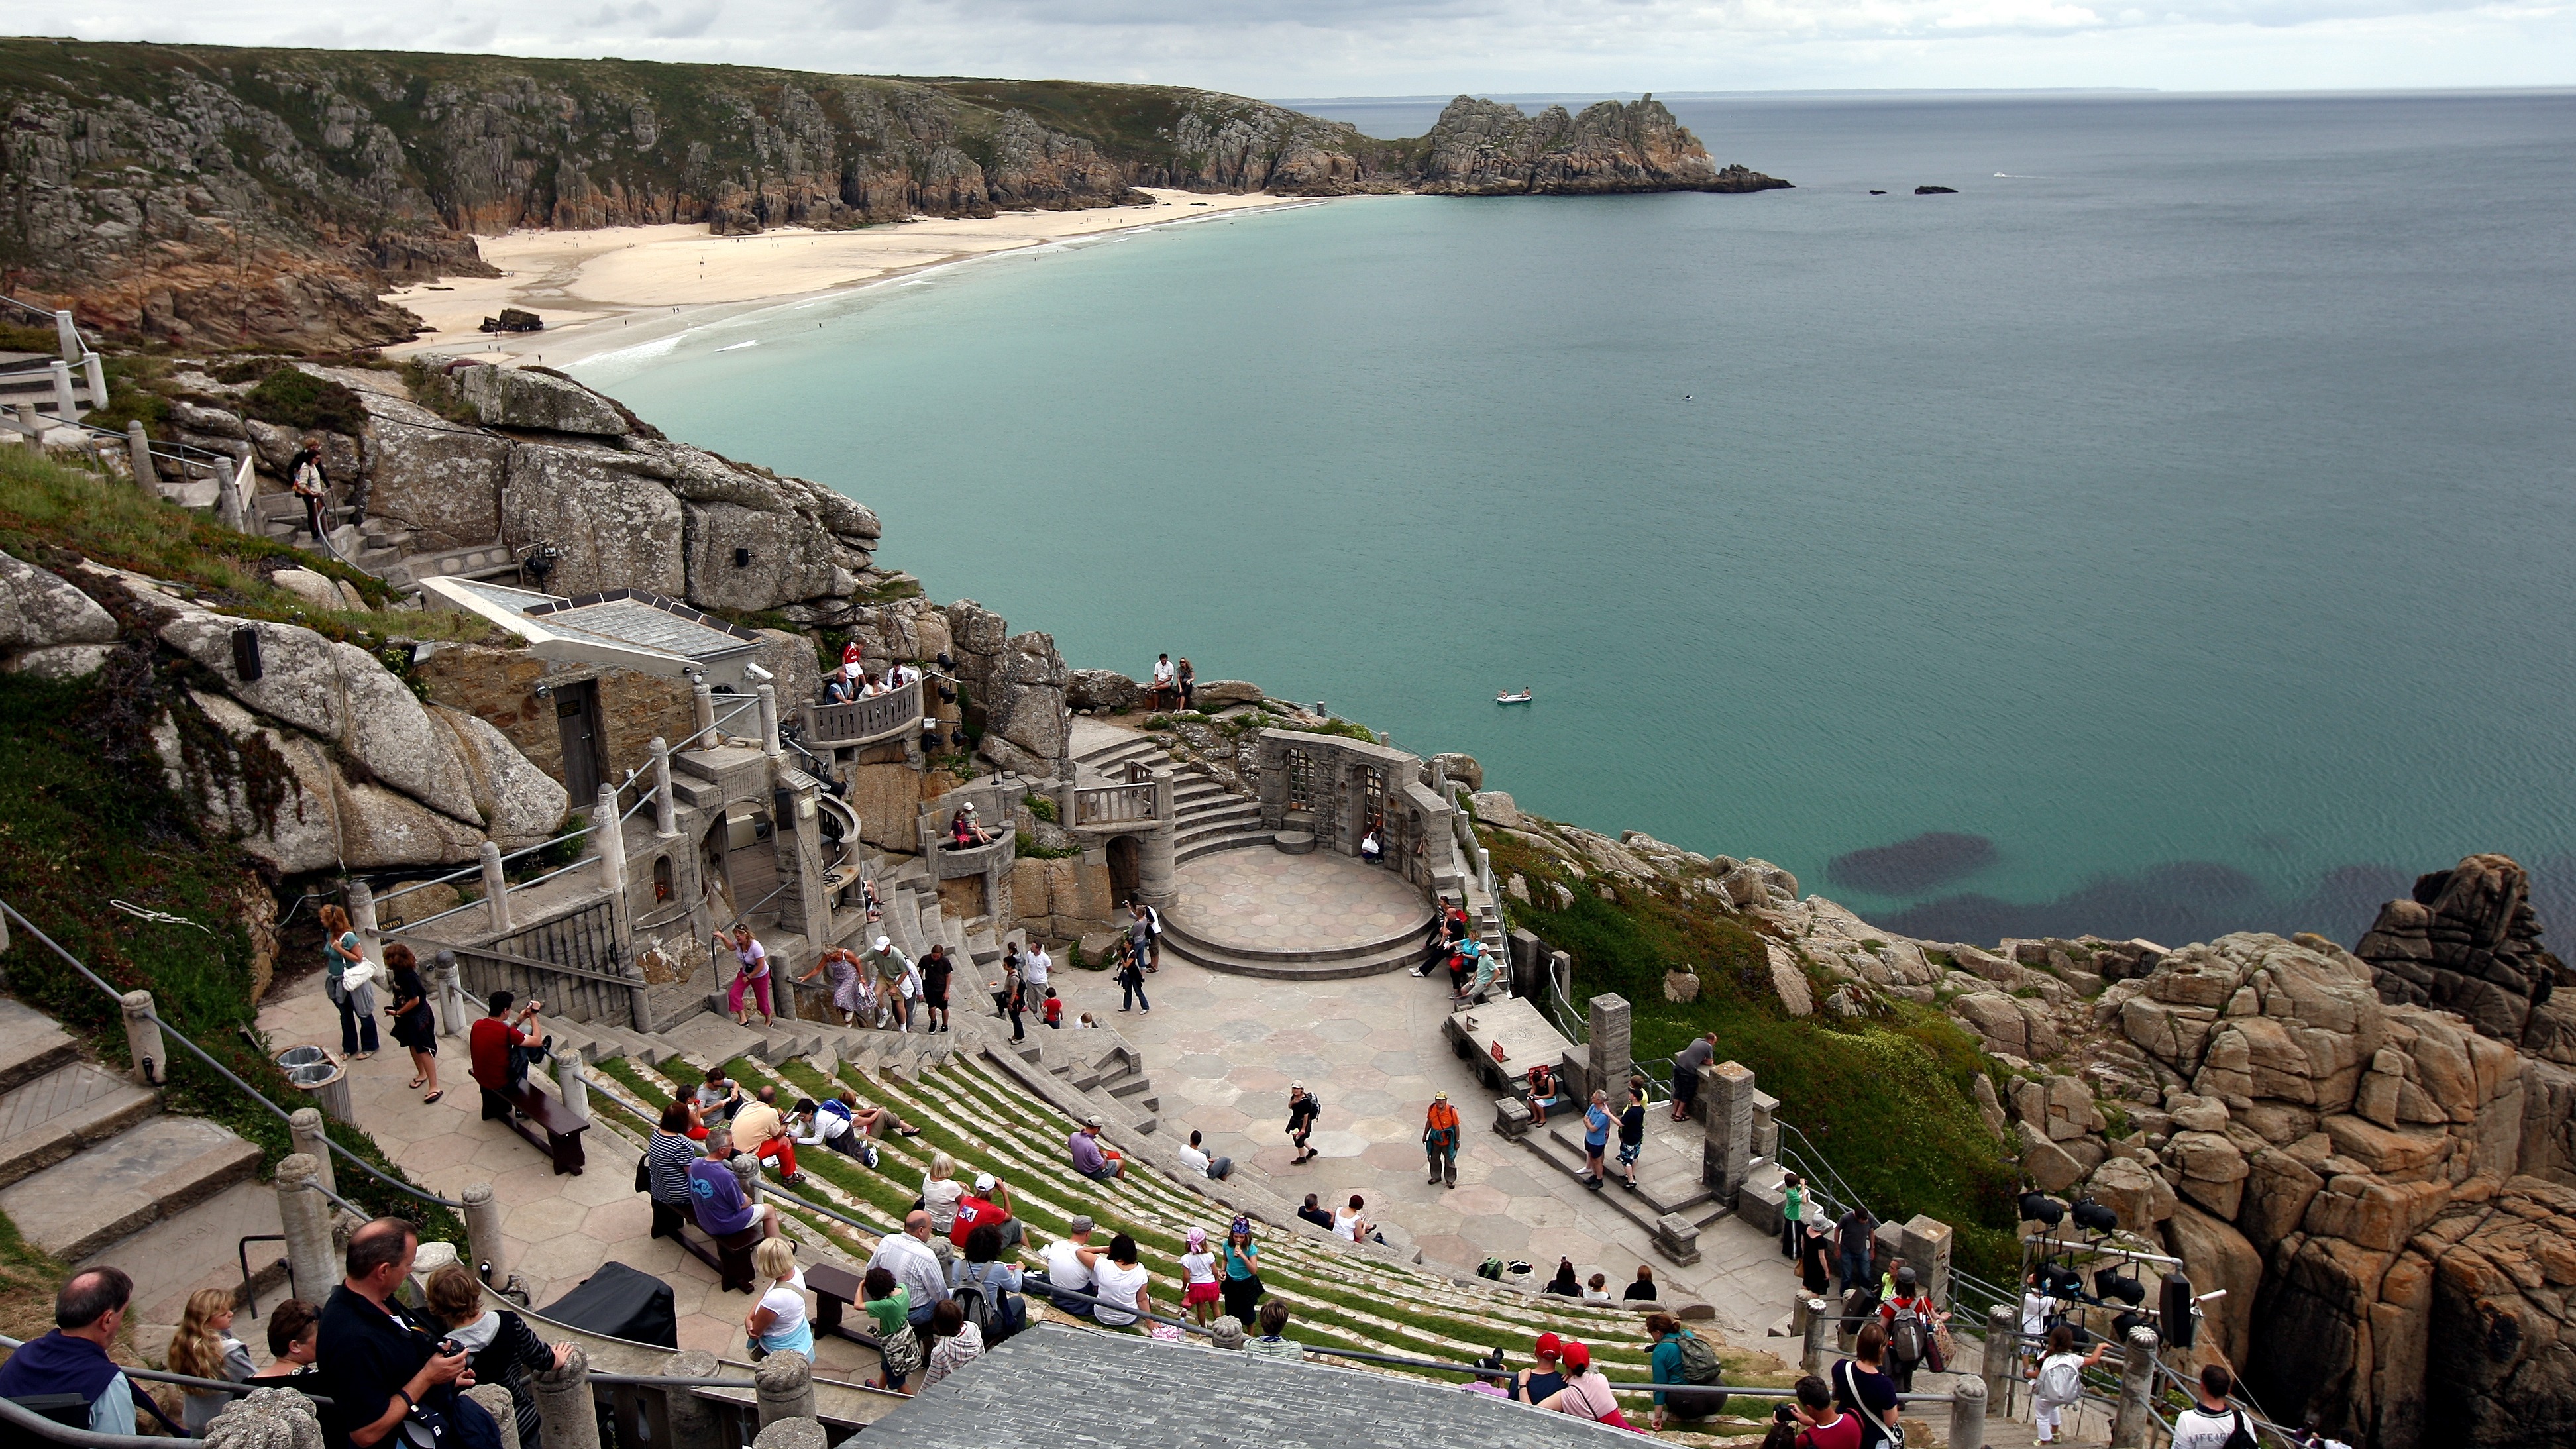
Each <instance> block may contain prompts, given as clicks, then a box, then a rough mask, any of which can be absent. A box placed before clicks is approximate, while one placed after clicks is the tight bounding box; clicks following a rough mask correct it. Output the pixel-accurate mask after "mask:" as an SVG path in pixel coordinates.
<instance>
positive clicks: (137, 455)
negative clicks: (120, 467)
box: [125, 418, 161, 488]
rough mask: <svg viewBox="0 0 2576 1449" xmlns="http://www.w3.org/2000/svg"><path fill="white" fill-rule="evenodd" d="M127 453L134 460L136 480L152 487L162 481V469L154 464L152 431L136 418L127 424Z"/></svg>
mask: <svg viewBox="0 0 2576 1449" xmlns="http://www.w3.org/2000/svg"><path fill="white" fill-rule="evenodd" d="M125 455H126V456H127V457H128V458H131V459H132V460H133V461H134V481H135V483H136V484H137V485H139V486H141V487H144V488H150V487H152V486H153V485H154V484H156V483H158V482H160V481H161V473H160V470H159V469H157V468H155V467H153V466H152V433H151V430H150V429H148V428H146V427H144V426H143V420H142V419H140V418H137V419H135V420H134V421H133V422H130V423H127V424H126V425H125Z"/></svg>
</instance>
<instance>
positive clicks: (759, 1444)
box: [751, 1419, 832, 1449]
mask: <svg viewBox="0 0 2576 1449" xmlns="http://www.w3.org/2000/svg"><path fill="white" fill-rule="evenodd" d="M831 1442H832V1441H831V1440H829V1439H827V1438H825V1437H824V1436H823V1421H822V1420H820V1419H781V1420H779V1421H778V1422H777V1423H775V1424H772V1425H770V1426H769V1427H767V1428H765V1429H763V1430H761V1431H760V1433H759V1434H758V1435H756V1436H754V1437H753V1439H752V1441H751V1449H826V1446H828V1445H829V1444H830V1443H831Z"/></svg>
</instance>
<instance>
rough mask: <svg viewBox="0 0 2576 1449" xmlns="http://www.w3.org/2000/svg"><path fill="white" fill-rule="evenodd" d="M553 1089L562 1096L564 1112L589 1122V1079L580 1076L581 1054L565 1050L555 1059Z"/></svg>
mask: <svg viewBox="0 0 2576 1449" xmlns="http://www.w3.org/2000/svg"><path fill="white" fill-rule="evenodd" d="M555 1089H556V1090H557V1091H558V1092H560V1093H562V1095H563V1104H564V1110H565V1111H567V1112H570V1113H572V1114H573V1115H574V1116H576V1117H579V1118H580V1119H581V1120H583V1121H585V1122H587V1121H589V1120H590V1079H589V1078H588V1077H585V1076H583V1075H582V1074H581V1053H579V1052H577V1051H571V1050H567V1051H565V1052H564V1053H563V1054H562V1055H560V1056H558V1057H556V1058H555Z"/></svg>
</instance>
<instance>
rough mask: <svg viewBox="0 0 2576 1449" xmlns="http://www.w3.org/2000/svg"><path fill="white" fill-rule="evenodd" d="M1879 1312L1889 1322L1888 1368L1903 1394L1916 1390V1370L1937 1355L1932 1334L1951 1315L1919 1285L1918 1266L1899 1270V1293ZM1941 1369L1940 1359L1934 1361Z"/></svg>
mask: <svg viewBox="0 0 2576 1449" xmlns="http://www.w3.org/2000/svg"><path fill="white" fill-rule="evenodd" d="M1878 1316H1879V1318H1880V1320H1881V1321H1882V1322H1884V1323H1885V1324H1886V1325H1887V1371H1888V1375H1889V1376H1890V1377H1891V1378H1893V1379H1894V1380H1895V1381H1896V1391H1897V1392H1898V1393H1900V1394H1910V1393H1912V1392H1914V1371H1915V1369H1917V1368H1919V1367H1921V1366H1922V1364H1923V1361H1924V1360H1926V1359H1936V1358H1937V1356H1936V1355H1935V1354H1934V1352H1933V1346H1932V1335H1933V1334H1934V1333H1936V1332H1938V1331H1939V1330H1940V1327H1941V1325H1942V1324H1943V1323H1946V1322H1948V1321H1949V1318H1950V1315H1948V1314H1946V1313H1944V1312H1942V1311H1941V1310H1940V1309H1938V1308H1935V1307H1934V1306H1932V1295H1931V1294H1929V1293H1926V1292H1924V1291H1923V1290H1922V1289H1921V1288H1919V1287H1917V1286H1915V1279H1914V1270H1913V1269H1911V1268H1899V1269H1897V1270H1896V1296H1895V1297H1893V1298H1891V1299H1889V1300H1887V1301H1886V1302H1885V1303H1882V1304H1880V1305H1879V1306H1878ZM1932 1371H1933V1372H1934V1373H1939V1372H1941V1365H1940V1363H1939V1362H1937V1361H1936V1362H1934V1363H1933V1365H1932Z"/></svg>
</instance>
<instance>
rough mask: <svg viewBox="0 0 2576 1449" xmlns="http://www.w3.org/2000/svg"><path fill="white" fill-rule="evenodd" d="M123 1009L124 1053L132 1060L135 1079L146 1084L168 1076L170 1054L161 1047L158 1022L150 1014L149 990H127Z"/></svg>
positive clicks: (162, 1079)
mask: <svg viewBox="0 0 2576 1449" xmlns="http://www.w3.org/2000/svg"><path fill="white" fill-rule="evenodd" d="M122 1004H123V1006H124V1009H125V1054H126V1056H127V1058H128V1059H130V1060H131V1061H132V1062H133V1063H134V1079H135V1080H136V1081H138V1082H141V1083H142V1084H143V1085H145V1086H147V1087H157V1086H159V1085H161V1083H162V1082H164V1081H166V1080H168V1078H169V1075H170V1057H169V1054H168V1053H167V1052H164V1051H163V1050H162V1049H161V1023H160V1022H158V1021H155V1020H153V1018H152V993H151V992H149V991H129V992H127V993H125V995H124V997H123V998H122Z"/></svg>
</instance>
